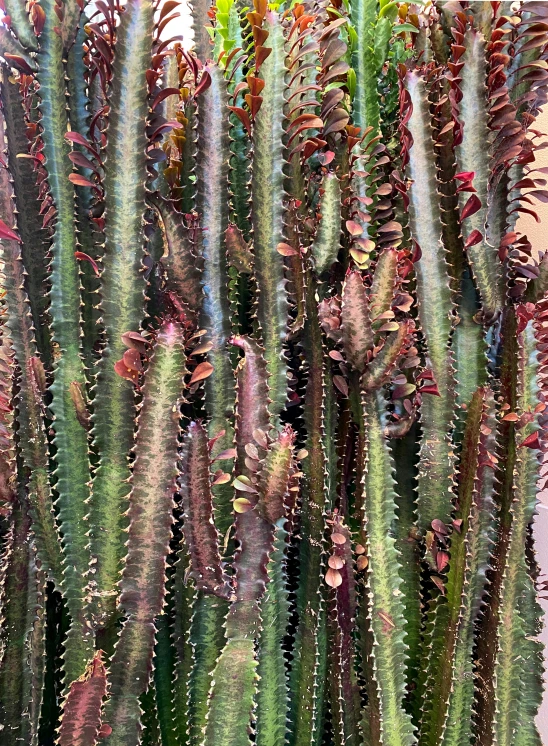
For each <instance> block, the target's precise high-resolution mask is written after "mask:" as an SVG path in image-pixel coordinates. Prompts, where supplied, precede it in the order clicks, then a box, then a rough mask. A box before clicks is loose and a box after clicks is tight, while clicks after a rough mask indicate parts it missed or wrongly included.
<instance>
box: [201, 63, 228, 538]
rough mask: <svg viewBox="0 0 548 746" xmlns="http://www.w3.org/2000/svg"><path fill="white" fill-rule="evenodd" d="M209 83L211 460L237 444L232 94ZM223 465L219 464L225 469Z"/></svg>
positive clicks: (214, 79) (204, 126) (221, 513)
mask: <svg viewBox="0 0 548 746" xmlns="http://www.w3.org/2000/svg"><path fill="white" fill-rule="evenodd" d="M204 75H207V76H209V79H210V81H211V82H210V85H209V86H208V88H207V89H206V90H205V91H204V92H203V93H202V94H200V96H199V97H198V111H197V135H198V137H197V160H196V211H197V212H198V215H199V219H200V228H201V231H200V237H199V245H200V248H201V251H200V252H199V253H200V255H201V257H202V260H203V263H204V271H203V275H202V282H203V303H202V312H201V314H200V326H201V327H202V328H203V329H207V336H206V337H205V339H207V341H209V342H211V344H212V349H211V350H210V351H209V352H208V353H207V359H208V361H209V362H210V363H211V365H212V366H213V372H212V373H211V375H210V376H209V377H208V378H207V379H206V382H205V407H206V411H207V414H208V425H207V427H208V432H209V436H210V437H211V438H214V437H216V436H217V435H218V434H219V433H220V432H221V431H222V430H224V435H223V436H222V437H220V438H218V439H217V440H216V442H215V445H214V447H213V452H212V455H213V456H214V457H215V456H216V455H217V454H218V453H221V452H222V451H224V450H226V449H227V448H230V447H231V446H232V441H233V439H234V429H233V424H232V423H233V418H234V405H235V392H234V377H233V372H232V365H231V357H230V352H229V349H228V339H229V337H230V335H231V319H230V304H229V299H228V267H227V256H226V253H227V250H226V243H225V234H226V231H227V228H228V213H229V190H228V174H229V155H230V149H229V144H230V143H229V134H228V129H229V122H228V90H227V83H226V81H225V78H224V76H223V73H222V71H221V69H220V68H219V67H218V66H216V65H213V64H211V65H208V66H207V67H205V68H204V70H203V72H202V76H204ZM223 463H226V462H221V464H220V465H221V466H222V465H223ZM213 496H214V502H215V508H216V522H217V528H218V529H219V531H220V532H221V534H223V535H224V534H225V533H226V531H227V530H228V528H229V526H230V524H231V523H232V504H231V498H232V490H231V487H230V485H229V484H226V485H218V486H213Z"/></svg>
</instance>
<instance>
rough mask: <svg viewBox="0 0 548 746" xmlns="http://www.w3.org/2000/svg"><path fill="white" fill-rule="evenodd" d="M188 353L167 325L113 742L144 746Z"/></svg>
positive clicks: (155, 375)
mask: <svg viewBox="0 0 548 746" xmlns="http://www.w3.org/2000/svg"><path fill="white" fill-rule="evenodd" d="M184 374H185V355H184V351H183V338H182V330H181V328H180V326H179V325H178V324H177V323H176V322H173V321H170V320H169V319H167V320H166V321H164V322H163V323H162V325H161V327H160V329H159V331H158V332H157V335H156V340H155V344H154V348H153V353H152V357H151V359H150V362H149V367H148V370H147V371H146V373H145V383H144V386H143V406H142V409H141V411H140V414H139V420H138V431H137V437H136V445H135V462H134V465H133V481H132V488H131V494H130V508H129V530H128V554H127V557H126V561H125V568H124V572H123V574H122V579H121V581H120V605H121V608H122V609H123V613H124V616H125V618H126V621H125V622H124V625H123V627H122V631H121V633H120V638H119V640H118V642H117V644H116V649H115V652H114V656H113V659H112V663H111V667H110V673H109V681H110V690H109V701H108V703H107V705H106V709H105V715H104V722H105V723H106V724H107V725H109V726H110V728H112V733H111V734H110V735H109V736H108V737H107V738H106V743H108V744H109V745H110V744H112V745H114V744H120V746H122V744H123V745H124V746H130V744H134V746H137V744H138V743H139V727H140V726H139V719H140V708H139V697H140V695H141V694H143V693H144V692H145V690H146V688H147V685H148V681H149V677H150V672H151V662H152V654H153V649H154V633H155V627H154V619H155V618H156V617H157V616H158V615H159V614H161V613H162V609H163V604H164V597H165V589H164V579H165V564H166V557H167V553H168V545H169V540H170V536H171V524H172V520H173V519H172V506H173V494H174V491H175V477H176V473H177V470H176V463H177V441H178V435H179V421H178V420H179V417H178V414H179V406H180V403H181V399H182V395H183V376H184Z"/></svg>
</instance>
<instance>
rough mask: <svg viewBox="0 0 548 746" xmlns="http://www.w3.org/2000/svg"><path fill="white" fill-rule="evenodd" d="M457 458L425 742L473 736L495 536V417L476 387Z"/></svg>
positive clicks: (488, 395)
mask: <svg viewBox="0 0 548 746" xmlns="http://www.w3.org/2000/svg"><path fill="white" fill-rule="evenodd" d="M467 411H468V417H467V421H466V429H465V433H464V439H463V448H462V454H461V460H460V467H461V468H460V473H459V493H458V515H457V519H458V520H459V529H458V530H454V531H453V533H452V536H451V545H450V565H449V572H448V577H447V596H446V603H443V604H440V606H439V608H438V610H437V614H436V617H435V620H434V631H433V635H432V654H431V665H430V666H429V671H428V675H429V677H430V680H429V681H428V683H427V694H426V697H425V713H426V714H425V715H423V730H422V733H423V737H424V738H425V743H431V744H437V743H444V744H465V743H468V742H469V741H470V739H471V737H472V733H471V726H472V723H471V720H470V718H469V712H470V710H471V708H472V705H473V700H474V674H473V654H472V648H473V645H474V637H475V634H474V632H475V623H476V621H477V617H478V612H479V609H480V606H481V602H482V599H483V596H484V593H485V590H486V570H487V568H488V566H489V564H490V551H491V546H492V542H493V538H494V525H495V519H494V516H495V505H494V501H493V493H494V482H495V473H494V469H495V466H496V455H495V437H496V427H497V423H496V420H495V406H494V399H493V394H492V392H491V391H490V390H489V389H483V388H479V389H478V390H477V391H476V392H475V394H474V396H473V397H472V400H471V402H470V406H469V408H468V410H467Z"/></svg>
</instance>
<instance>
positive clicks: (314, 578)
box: [290, 282, 336, 746]
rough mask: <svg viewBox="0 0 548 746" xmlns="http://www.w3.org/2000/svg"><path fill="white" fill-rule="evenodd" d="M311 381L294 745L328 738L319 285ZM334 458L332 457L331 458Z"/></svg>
mask: <svg viewBox="0 0 548 746" xmlns="http://www.w3.org/2000/svg"><path fill="white" fill-rule="evenodd" d="M303 348H304V351H305V362H306V364H307V368H308V377H307V383H306V391H305V397H304V413H303V418H304V424H305V428H306V440H305V448H306V450H307V451H308V456H307V458H306V459H305V461H304V462H303V473H304V479H303V487H302V490H303V496H302V509H301V516H300V535H301V537H302V538H301V542H300V546H299V585H298V588H297V592H296V608H297V613H298V616H299V621H298V626H297V631H296V635H295V649H296V650H299V655H297V656H295V657H294V659H293V661H292V667H291V673H290V692H291V711H290V723H291V725H290V728H291V739H292V743H294V744H295V745H296V746H297V745H298V746H306V745H310V744H319V743H320V742H321V739H322V734H323V721H322V717H323V712H324V697H325V689H326V671H327V639H326V636H327V614H326V606H325V598H324V595H325V594H324V584H323V580H322V575H323V569H324V562H325V557H324V541H323V539H324V529H325V511H326V508H327V507H328V505H329V502H330V500H331V499H332V497H333V494H334V490H333V488H332V487H331V486H330V480H333V483H334V482H335V480H336V463H335V461H336V458H335V457H334V454H333V451H332V448H333V447H334V444H333V443H332V442H331V440H332V439H334V423H333V421H332V420H331V421H329V422H328V416H327V405H328V402H329V401H330V400H331V399H332V398H333V397H334V394H333V387H332V384H331V381H330V376H329V372H330V366H329V360H328V358H327V354H326V351H325V350H324V347H323V340H322V332H321V328H320V324H319V320H318V307H317V300H316V297H315V286H314V284H313V283H312V282H309V283H308V287H307V321H306V325H305V330H304V335H303ZM330 456H331V458H330Z"/></svg>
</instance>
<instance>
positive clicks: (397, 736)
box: [362, 392, 416, 746]
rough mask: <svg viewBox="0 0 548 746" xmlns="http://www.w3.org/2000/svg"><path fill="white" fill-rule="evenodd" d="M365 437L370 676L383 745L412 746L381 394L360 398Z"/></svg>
mask: <svg viewBox="0 0 548 746" xmlns="http://www.w3.org/2000/svg"><path fill="white" fill-rule="evenodd" d="M362 406H363V411H364V419H365V426H366V437H367V446H366V447H367V462H366V469H365V473H364V475H363V485H362V488H363V490H364V514H365V532H366V537H367V557H368V560H369V562H368V565H367V583H368V607H369V618H370V624H371V630H372V634H373V640H374V642H373V651H372V654H373V655H372V657H373V676H374V679H375V682H376V685H377V689H378V696H379V703H380V718H381V722H380V739H381V743H382V744H386V745H387V746H388V745H389V744H393V745H394V746H402V744H408V745H409V744H414V743H416V738H415V735H414V731H413V726H412V724H411V718H410V716H409V715H408V714H407V713H406V712H405V710H404V707H403V701H404V697H405V670H406V660H407V655H406V650H407V646H406V643H405V635H406V625H405V618H404V616H403V611H404V606H403V602H402V599H401V591H400V585H401V582H402V581H401V575H400V566H399V558H398V552H397V550H396V546H395V539H394V536H393V525H394V522H395V521H396V520H397V516H396V502H395V489H394V487H395V485H394V479H393V476H392V473H393V464H392V456H391V453H390V450H389V447H388V442H387V440H386V438H385V437H384V435H383V423H382V419H381V418H382V412H383V411H384V402H383V394H382V392H373V393H370V394H366V395H364V396H363V397H362Z"/></svg>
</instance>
